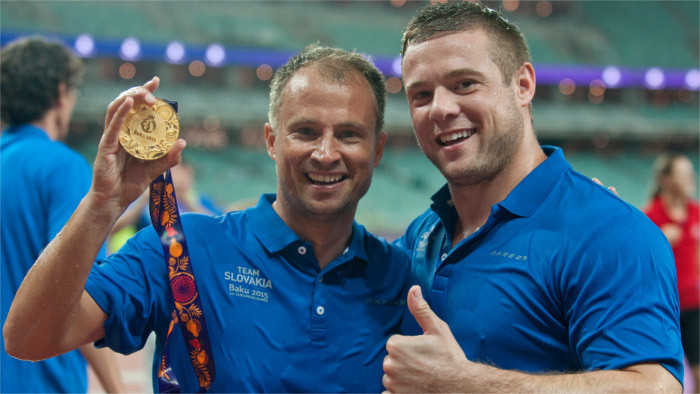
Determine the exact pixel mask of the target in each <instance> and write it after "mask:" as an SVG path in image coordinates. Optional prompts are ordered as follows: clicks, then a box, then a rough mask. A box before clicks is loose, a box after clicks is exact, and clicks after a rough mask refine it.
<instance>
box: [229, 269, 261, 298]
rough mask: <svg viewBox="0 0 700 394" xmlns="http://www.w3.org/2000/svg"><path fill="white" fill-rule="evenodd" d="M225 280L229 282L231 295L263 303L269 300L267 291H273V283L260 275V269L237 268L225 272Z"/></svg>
mask: <svg viewBox="0 0 700 394" xmlns="http://www.w3.org/2000/svg"><path fill="white" fill-rule="evenodd" d="M224 279H225V280H227V281H228V282H229V283H228V292H229V294H230V295H235V296H237V297H244V298H250V299H253V300H256V301H263V302H268V300H269V293H268V292H267V289H272V282H271V281H270V279H267V278H266V277H264V276H262V275H260V270H259V269H252V268H247V267H236V270H235V271H226V272H224Z"/></svg>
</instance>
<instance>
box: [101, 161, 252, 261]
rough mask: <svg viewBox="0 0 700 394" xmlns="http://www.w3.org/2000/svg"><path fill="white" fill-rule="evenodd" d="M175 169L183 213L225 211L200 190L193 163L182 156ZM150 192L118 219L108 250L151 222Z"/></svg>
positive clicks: (112, 251) (174, 184)
mask: <svg viewBox="0 0 700 394" xmlns="http://www.w3.org/2000/svg"><path fill="white" fill-rule="evenodd" d="M171 173H172V177H173V187H175V194H176V195H177V207H178V209H179V211H180V213H188V212H195V213H201V214H205V215H212V216H218V215H221V214H223V213H224V209H223V208H221V207H219V206H218V205H217V204H216V202H215V201H214V200H213V199H212V198H211V197H209V196H207V195H205V194H202V193H199V191H197V189H196V188H195V183H196V182H195V171H194V168H193V167H192V165H191V164H189V163H188V162H187V161H185V160H184V159H181V161H180V163H179V164H178V165H176V166H175V167H173V168H172V169H171ZM148 196H149V193H148V190H146V191H145V192H144V193H143V194H142V195H141V196H139V198H138V199H136V201H134V202H133V203H131V205H129V207H128V208H127V209H126V211H125V212H124V213H123V214H122V216H121V217H120V218H119V220H117V222H116V223H114V226H112V230H111V231H110V234H109V237H108V240H107V253H108V254H111V253H114V252H116V251H117V250H119V248H120V247H122V245H124V243H125V242H126V241H127V240H128V239H129V238H131V237H133V236H134V234H136V232H137V231H139V230H141V229H142V228H145V227H148V226H150V225H151V215H150V213H149V207H148ZM253 205H254V204H253Z"/></svg>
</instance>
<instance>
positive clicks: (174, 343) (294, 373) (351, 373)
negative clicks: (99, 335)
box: [86, 194, 410, 392]
mask: <svg viewBox="0 0 700 394" xmlns="http://www.w3.org/2000/svg"><path fill="white" fill-rule="evenodd" d="M275 198H276V197H275V195H273V194H269V195H263V196H262V197H261V198H260V200H259V203H258V205H257V206H255V207H252V208H249V209H246V210H244V211H239V212H230V213H228V214H225V215H223V216H219V217H210V216H206V215H200V214H184V215H183V216H182V223H183V229H184V233H185V236H186V242H187V247H188V249H189V252H190V257H191V259H192V264H193V270H194V274H195V278H196V281H197V287H198V289H199V292H200V296H201V302H202V307H203V310H204V316H205V320H206V325H207V328H208V335H209V338H210V341H211V345H212V352H213V355H214V361H215V364H216V380H215V382H214V384H213V385H212V386H211V391H225V392H370V391H371V392H379V391H382V390H383V388H382V383H381V379H382V375H383V370H382V361H383V358H384V356H385V355H386V352H385V348H384V346H385V342H386V339H387V338H388V337H389V336H390V335H392V334H394V333H398V330H399V327H400V322H401V317H402V314H403V311H404V310H405V309H406V308H405V303H406V301H405V300H406V292H407V284H408V279H409V276H410V267H409V260H408V255H407V254H406V253H405V251H404V250H402V249H400V248H396V247H394V246H392V245H390V244H388V243H387V242H386V241H384V240H383V239H380V238H377V237H374V236H373V235H371V234H369V233H368V232H367V231H366V230H365V229H364V227H362V226H361V225H358V224H357V223H354V224H353V231H352V239H351V240H350V244H349V245H348V247H347V249H346V250H345V252H344V253H343V254H342V255H341V256H339V257H338V258H336V259H335V260H333V261H332V262H331V263H329V264H328V265H327V266H326V267H325V268H324V269H323V270H321V269H320V268H319V265H318V262H317V260H316V258H315V257H314V253H313V247H312V245H311V244H310V243H308V242H305V241H303V240H301V239H300V238H299V237H298V236H297V235H296V234H295V233H294V232H293V231H292V230H291V229H290V228H289V227H288V226H287V225H286V224H285V223H284V222H283V221H282V219H281V218H280V217H279V216H278V215H277V214H276V212H275V211H274V209H273V208H272V206H271V204H272V202H274V200H275ZM86 288H87V291H88V292H89V293H90V295H91V296H92V297H93V298H94V299H95V301H97V303H98V305H99V306H100V307H101V308H102V309H103V310H104V311H105V313H106V314H107V320H106V322H105V325H104V329H105V338H104V340H103V341H102V343H101V344H106V345H107V346H109V347H111V348H112V349H114V350H116V351H118V352H120V353H125V354H128V353H131V352H134V351H136V350H138V349H141V348H142V347H143V345H144V343H145V342H146V339H147V338H148V336H149V334H150V333H151V332H152V331H155V332H156V352H155V358H154V376H155V374H156V373H157V367H158V363H159V362H160V359H161V356H162V354H163V345H164V341H165V334H166V332H167V329H168V324H169V322H170V313H171V311H172V309H173V307H174V305H173V302H172V301H171V295H170V290H169V288H168V274H167V271H166V268H165V262H164V261H163V252H162V248H161V245H160V242H159V239H158V237H157V235H156V233H155V231H154V230H153V228H152V227H147V228H145V229H144V230H142V231H140V232H139V233H137V234H136V236H135V237H133V238H132V239H130V240H129V241H128V242H127V243H126V244H125V245H124V246H123V247H122V249H120V250H119V252H117V253H116V254H113V255H111V256H110V257H109V258H108V259H106V260H105V261H104V263H103V264H101V265H99V266H95V267H94V268H93V270H92V272H91V273H90V277H89V279H88V282H87V286H86ZM169 341H170V344H169V346H170V348H169V357H170V361H171V363H172V367H173V369H174V371H175V374H176V376H177V378H178V380H179V381H180V383H181V385H182V389H183V391H184V392H187V391H189V392H192V391H196V390H197V389H198V386H197V378H196V376H195V374H194V371H193V369H192V366H191V364H190V360H189V357H188V353H187V350H186V348H185V345H184V340H183V338H182V333H181V332H180V331H179V328H176V329H175V330H174V331H173V333H172V334H171V336H170V339H169ZM154 390H155V384H154Z"/></svg>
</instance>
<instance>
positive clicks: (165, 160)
mask: <svg viewBox="0 0 700 394" xmlns="http://www.w3.org/2000/svg"><path fill="white" fill-rule="evenodd" d="M186 145H187V144H186V143H185V140H183V139H182V138H180V139H178V140H177V141H175V144H174V145H173V147H172V148H171V149H170V152H168V154H167V155H165V157H162V158H160V159H158V160H156V161H155V162H154V163H153V171H154V174H152V175H155V176H152V179H155V178H156V177H157V176H158V174H162V173H164V172H165V171H167V170H169V169H171V168H173V167H175V166H176V165H177V164H178V163H180V159H181V157H182V151H183V150H184V149H185V146H186Z"/></svg>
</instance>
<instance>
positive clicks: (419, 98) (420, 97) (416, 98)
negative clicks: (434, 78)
mask: <svg viewBox="0 0 700 394" xmlns="http://www.w3.org/2000/svg"><path fill="white" fill-rule="evenodd" d="M429 98H430V92H428V91H421V92H416V93H414V94H413V95H411V100H412V101H413V102H417V103H421V102H425V101H427V100H428V99H429Z"/></svg>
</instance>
